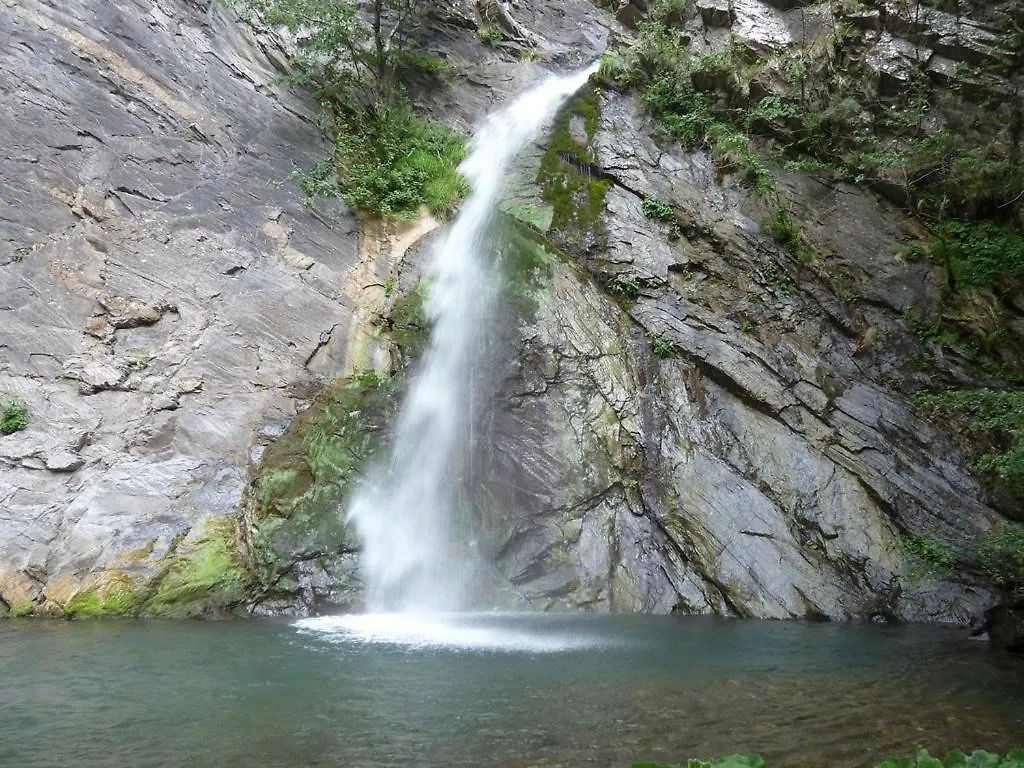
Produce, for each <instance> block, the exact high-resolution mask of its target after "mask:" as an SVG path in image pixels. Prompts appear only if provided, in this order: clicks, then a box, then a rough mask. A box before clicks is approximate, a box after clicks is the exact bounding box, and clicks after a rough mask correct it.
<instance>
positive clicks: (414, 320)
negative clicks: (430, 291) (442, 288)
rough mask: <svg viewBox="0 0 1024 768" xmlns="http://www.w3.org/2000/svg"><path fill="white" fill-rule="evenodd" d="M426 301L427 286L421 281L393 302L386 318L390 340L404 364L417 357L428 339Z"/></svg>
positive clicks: (428, 327) (428, 325)
mask: <svg viewBox="0 0 1024 768" xmlns="http://www.w3.org/2000/svg"><path fill="white" fill-rule="evenodd" d="M426 300H427V284H426V283H425V282H422V281H421V282H420V283H419V284H418V285H417V286H416V287H415V288H414V289H413V290H411V291H409V292H408V293H406V294H405V295H403V296H401V297H399V298H398V300H396V301H395V304H394V306H393V307H392V309H391V315H390V317H389V318H388V323H389V326H390V331H391V340H392V341H393V342H394V344H395V346H396V347H397V348H398V351H399V353H400V354H401V355H402V357H403V358H404V359H405V361H406V362H409V361H411V360H412V359H413V358H416V357H418V356H419V354H420V352H422V351H423V349H424V348H425V347H426V345H427V341H428V340H429V339H430V324H429V323H428V322H427V317H426V313H425V312H424V307H425V304H426Z"/></svg>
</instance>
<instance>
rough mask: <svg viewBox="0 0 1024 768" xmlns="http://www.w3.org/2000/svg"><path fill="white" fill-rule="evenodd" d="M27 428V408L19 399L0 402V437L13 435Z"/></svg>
mask: <svg viewBox="0 0 1024 768" xmlns="http://www.w3.org/2000/svg"><path fill="white" fill-rule="evenodd" d="M27 427H28V407H27V406H26V405H25V401H24V400H22V399H21V398H19V397H16V398H14V399H13V400H10V401H8V402H5V401H3V400H0V435H13V434H14V433H15V432H21V431H22V430H23V429H26V428H27Z"/></svg>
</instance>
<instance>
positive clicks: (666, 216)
mask: <svg viewBox="0 0 1024 768" xmlns="http://www.w3.org/2000/svg"><path fill="white" fill-rule="evenodd" d="M641 208H642V210H643V212H644V216H646V217H647V218H649V219H657V220H658V221H665V222H674V221H675V220H676V215H675V212H674V211H673V210H672V206H671V205H669V204H668V203H666V202H664V201H662V200H657V199H655V198H653V197H647V198H644V201H643V203H642V204H641Z"/></svg>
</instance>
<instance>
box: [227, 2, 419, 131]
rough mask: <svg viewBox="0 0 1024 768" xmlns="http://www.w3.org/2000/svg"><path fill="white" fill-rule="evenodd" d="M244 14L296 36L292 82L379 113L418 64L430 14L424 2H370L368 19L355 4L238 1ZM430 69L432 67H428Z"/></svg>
mask: <svg viewBox="0 0 1024 768" xmlns="http://www.w3.org/2000/svg"><path fill="white" fill-rule="evenodd" d="M238 4H239V5H240V7H241V10H242V13H243V14H244V15H245V16H246V17H247V18H248V19H250V20H251V21H255V20H257V19H259V20H262V21H263V22H264V23H266V24H268V25H270V26H272V27H284V28H286V29H287V30H288V31H289V32H291V33H292V34H293V35H295V38H296V43H297V44H298V48H299V50H298V53H297V54H296V55H295V56H294V57H292V59H291V64H292V67H293V68H294V69H295V70H296V73H297V74H296V75H295V76H294V77H293V78H292V79H293V80H295V81H298V82H302V83H305V84H308V85H310V86H312V87H313V88H314V90H315V92H316V94H317V96H318V97H319V98H320V100H321V101H330V102H332V103H335V104H344V105H346V106H348V107H349V108H354V109H357V108H358V107H362V108H365V109H366V110H368V111H370V112H371V113H372V112H375V111H377V110H379V109H386V108H388V107H390V106H391V105H393V104H394V103H395V101H396V99H397V98H399V96H400V94H399V87H398V85H399V84H398V77H399V74H400V73H401V72H402V70H403V68H407V67H408V66H409V65H410V63H411V62H412V63H415V62H416V61H419V59H417V57H416V56H415V55H413V54H415V53H416V50H415V46H416V40H415V37H416V33H417V32H418V31H419V24H420V22H421V21H422V18H423V15H424V12H425V11H426V6H427V4H426V3H422V2H420V0H371V2H369V3H366V5H367V6H368V7H367V11H368V17H369V20H366V19H364V17H363V16H362V15H361V14H360V11H359V7H358V5H359V4H358V3H356V2H354V1H353V0H238ZM428 68H429V67H428Z"/></svg>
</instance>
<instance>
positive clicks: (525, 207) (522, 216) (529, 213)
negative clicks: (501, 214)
mask: <svg viewBox="0 0 1024 768" xmlns="http://www.w3.org/2000/svg"><path fill="white" fill-rule="evenodd" d="M505 213H507V214H508V215H509V216H511V217H512V218H513V219H515V220H516V221H519V222H521V223H523V224H525V225H526V226H528V227H531V228H533V229H536V230H537V231H538V232H547V231H548V230H549V229H551V223H552V222H553V221H554V218H555V212H554V210H553V209H552V208H551V206H549V205H537V204H535V203H531V202H523V201H518V202H513V203H511V204H509V205H508V206H506V207H505Z"/></svg>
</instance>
